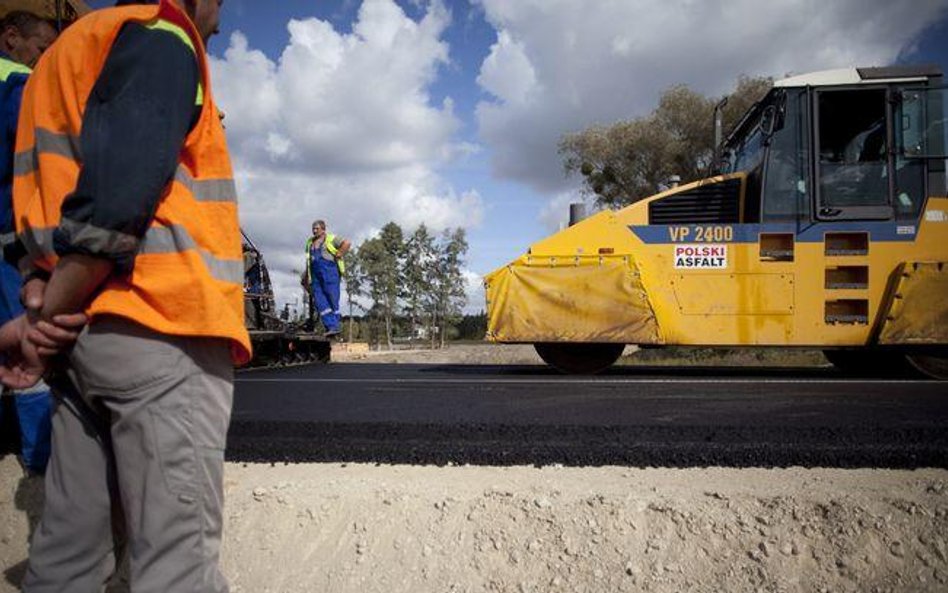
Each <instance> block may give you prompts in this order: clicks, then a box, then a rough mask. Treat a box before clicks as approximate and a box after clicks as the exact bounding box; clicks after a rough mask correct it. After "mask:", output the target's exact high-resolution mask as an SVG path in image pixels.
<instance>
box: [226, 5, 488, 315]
mask: <svg viewBox="0 0 948 593" xmlns="http://www.w3.org/2000/svg"><path fill="white" fill-rule="evenodd" d="M449 23H450V14H449V13H448V11H447V10H446V9H445V8H444V6H443V5H442V3H441V2H440V1H439V0H434V1H433V2H430V3H428V5H427V8H426V10H425V12H424V16H423V17H422V18H421V19H420V20H418V21H415V20H413V19H411V18H409V17H408V16H407V15H406V14H405V13H404V12H403V11H402V9H401V8H400V7H399V6H398V5H397V4H396V3H395V2H394V1H393V0H365V1H364V2H363V3H362V4H361V6H360V9H359V12H358V16H357V18H356V21H355V22H354V23H353V25H352V31H351V33H341V32H339V31H337V30H336V29H335V28H334V27H333V25H332V24H330V23H329V22H327V21H321V20H318V19H315V18H310V19H305V20H292V21H290V22H289V24H288V25H287V28H288V30H289V34H290V40H289V43H288V45H287V47H286V48H285V49H284V50H283V52H282V55H281V56H280V58H279V60H277V61H273V60H271V59H269V58H268V57H267V56H266V55H265V54H263V53H262V52H261V51H259V50H255V49H253V47H252V46H251V44H250V41H249V40H248V39H247V38H246V37H245V36H244V35H243V34H241V33H239V32H238V33H235V34H233V35H232V37H231V39H230V45H229V47H228V48H227V50H226V51H225V52H224V56H223V58H220V59H212V60H211V67H212V70H213V75H214V93H215V98H216V100H217V102H218V104H219V105H220V107H221V109H222V110H223V111H224V112H225V113H226V119H225V126H226V127H227V134H228V142H229V144H230V148H231V153H232V156H233V159H234V165H235V177H236V178H237V184H238V190H239V192H240V199H241V202H240V209H241V221H242V224H243V226H244V227H245V229H246V230H247V232H248V234H249V235H250V237H251V238H252V239H253V241H254V242H255V243H256V244H257V246H258V247H259V248H260V249H261V251H262V252H263V254H264V257H265V259H266V261H267V264H268V267H269V268H270V270H271V279H272V281H273V282H274V284H275V289H276V292H277V298H278V300H279V301H281V302H287V301H290V302H292V300H293V298H294V297H295V296H296V295H297V292H298V279H297V276H296V275H295V274H294V273H293V270H294V269H296V270H299V269H300V268H301V267H302V266H303V243H304V241H305V240H306V237H307V236H308V235H309V228H310V223H311V221H312V220H313V219H315V218H323V219H326V220H327V221H328V222H329V226H330V230H331V231H334V232H335V233H337V234H339V235H342V236H345V237H347V238H349V239H350V240H352V241H353V242H359V241H361V240H362V239H364V238H366V237H368V236H369V235H370V234H371V233H372V231H373V230H374V229H377V228H380V227H381V226H382V225H384V224H385V223H386V222H388V221H395V222H397V223H399V224H400V225H402V226H403V227H404V228H406V229H411V228H414V227H415V226H417V225H418V224H420V223H422V222H424V223H425V224H426V225H428V227H429V228H431V229H433V230H436V231H437V230H440V229H443V228H446V227H454V226H463V227H467V228H470V227H471V226H476V225H477V224H479V222H480V219H481V217H482V211H483V206H482V199H481V197H480V195H479V194H478V193H477V191H475V190H472V189H466V188H465V189H455V188H453V187H451V186H450V185H449V184H448V183H447V182H446V181H445V180H444V179H442V178H441V177H440V176H439V174H438V167H439V166H441V165H444V164H445V163H446V162H447V161H448V160H450V159H453V158H463V157H464V156H465V155H468V154H471V153H473V152H475V151H476V150H477V148H476V147H473V146H471V145H470V144H469V143H462V142H459V141H457V139H456V135H457V133H458V130H459V128H460V122H459V120H458V118H457V117H456V115H455V114H454V104H453V101H452V100H451V99H450V98H446V99H445V100H443V101H440V102H435V101H432V99H431V96H430V95H429V87H430V86H431V85H432V83H434V82H435V80H436V77H437V74H438V70H439V68H441V67H442V66H443V65H445V64H447V63H448V59H449V57H448V52H449V47H448V44H447V43H446V42H445V41H444V40H443V39H442V37H443V36H444V33H445V29H446V27H447V26H448V24H449ZM435 103H437V104H435Z"/></svg>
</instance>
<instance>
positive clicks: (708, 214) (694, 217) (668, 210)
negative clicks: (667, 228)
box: [648, 178, 741, 224]
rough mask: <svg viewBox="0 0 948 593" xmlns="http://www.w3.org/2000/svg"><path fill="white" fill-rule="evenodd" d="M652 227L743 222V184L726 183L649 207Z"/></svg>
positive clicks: (690, 191)
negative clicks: (677, 224) (658, 225)
mask: <svg viewBox="0 0 948 593" xmlns="http://www.w3.org/2000/svg"><path fill="white" fill-rule="evenodd" d="M648 219H649V220H648V221H649V224H676V223H702V222H721V223H737V222H740V221H741V220H740V219H741V180H740V178H735V179H726V180H724V181H720V182H718V183H711V184H708V185H701V186H699V187H695V188H693V189H689V190H687V191H684V192H681V193H680V194H675V195H671V196H668V197H667V198H662V199H660V200H655V201H654V202H652V203H650V204H649V205H648Z"/></svg>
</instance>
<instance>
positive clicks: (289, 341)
mask: <svg viewBox="0 0 948 593" xmlns="http://www.w3.org/2000/svg"><path fill="white" fill-rule="evenodd" d="M241 235H242V236H243V254H244V323H245V325H246V326H247V331H248V332H249V333H250V341H251V343H252V344H253V359H252V360H251V361H250V366H278V365H288V364H298V363H305V362H329V357H330V353H331V350H332V346H331V344H330V342H329V340H328V339H326V338H325V337H323V336H322V335H320V334H317V333H315V332H313V331H312V327H311V326H310V327H307V324H306V323H304V322H301V321H294V320H291V319H289V315H280V314H279V313H278V312H277V308H276V301H275V300H274V298H273V286H272V284H271V283H270V273H269V271H268V270H267V265H266V263H265V262H264V260H263V255H262V254H261V253H260V250H259V249H257V246H256V245H254V243H253V241H251V240H250V238H249V237H248V236H247V234H246V233H244V232H243V231H241Z"/></svg>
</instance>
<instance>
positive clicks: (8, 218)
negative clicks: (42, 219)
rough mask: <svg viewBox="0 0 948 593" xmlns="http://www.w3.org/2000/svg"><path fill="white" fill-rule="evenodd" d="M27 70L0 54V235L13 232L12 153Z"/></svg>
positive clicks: (28, 70)
mask: <svg viewBox="0 0 948 593" xmlns="http://www.w3.org/2000/svg"><path fill="white" fill-rule="evenodd" d="M29 76H30V69H29V68H27V67H26V66H24V65H22V64H19V63H17V62H14V61H13V60H12V59H11V58H10V57H9V56H7V55H6V54H4V53H3V52H0V234H6V233H10V232H12V231H13V150H14V147H15V146H16V122H17V118H18V117H19V115H20V99H21V98H22V96H23V87H24V85H26V80H27V78H29Z"/></svg>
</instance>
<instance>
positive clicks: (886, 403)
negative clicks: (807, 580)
mask: <svg viewBox="0 0 948 593" xmlns="http://www.w3.org/2000/svg"><path fill="white" fill-rule="evenodd" d="M945 391H946V389H945V385H944V384H943V383H942V384H938V383H937V382H934V381H893V380H879V379H872V378H858V377H845V376H843V375H841V374H839V373H837V372H835V371H833V370H831V369H826V370H824V369H818V370H790V371H787V370H766V369H765V370H757V371H746V370H742V369H725V370H720V369H694V368H692V369H685V370H677V371H673V372H669V370H667V369H661V368H629V367H620V368H615V369H611V370H610V371H609V372H608V373H607V374H605V375H601V376H597V377H587V378H582V379H579V378H573V377H564V376H561V375H558V374H556V373H555V372H554V371H550V370H548V369H546V368H544V367H476V366H435V365H427V366H426V365H397V366H387V365H338V364H337V365H328V366H311V367H296V368H292V369H280V370H272V371H253V372H247V373H241V374H239V375H238V382H237V393H236V401H235V409H234V418H233V422H232V425H231V432H230V437H229V442H228V449H227V457H228V459H229V460H231V461H254V462H273V463H282V462H306V461H320V462H369V463H411V464H439V465H444V464H466V463H470V464H478V465H515V464H516V465H520V464H535V465H544V464H553V463H560V464H564V465H576V466H580V465H583V466H586V465H625V466H663V467H691V466H712V465H714V466H734V467H751V466H754V467H770V466H791V465H799V466H806V467H813V466H821V467H887V468H917V467H941V468H945V467H948V428H946V426H948V393H945Z"/></svg>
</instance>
